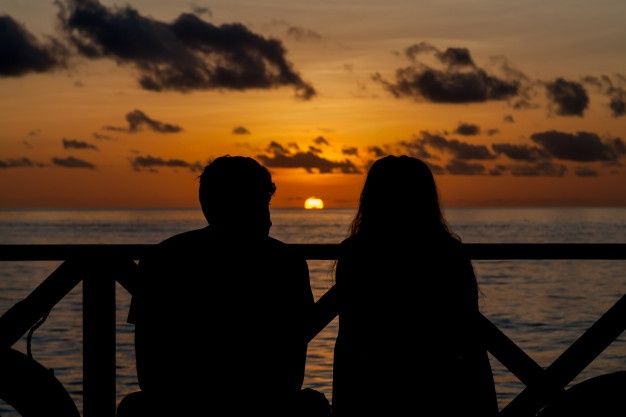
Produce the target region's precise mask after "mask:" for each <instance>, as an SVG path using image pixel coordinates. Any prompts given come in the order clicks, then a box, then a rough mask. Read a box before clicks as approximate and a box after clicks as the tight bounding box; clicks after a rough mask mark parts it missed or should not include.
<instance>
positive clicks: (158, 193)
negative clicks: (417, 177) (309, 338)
mask: <svg viewBox="0 0 626 417" xmlns="http://www.w3.org/2000/svg"><path fill="white" fill-rule="evenodd" d="M94 1H95V0H94ZM101 3H102V5H104V6H106V7H107V10H108V11H109V12H110V13H115V11H116V9H115V8H114V7H113V5H124V4H126V3H125V2H110V1H107V2H105V1H103V2H101ZM338 3H339V2H320V3H319V4H315V5H310V4H309V2H298V1H289V2H288V1H277V0H273V1H267V2H258V3H254V2H239V1H229V2H225V1H224V2H222V1H215V2H210V3H207V4H206V6H208V8H209V9H210V13H209V12H203V13H200V14H199V17H200V18H201V19H203V20H205V21H208V22H212V23H213V24H216V25H219V24H222V23H225V22H241V23H243V24H244V25H245V26H246V27H247V28H248V29H249V30H250V31H251V32H253V33H255V34H259V35H262V36H263V37H265V38H268V37H274V38H276V39H279V40H281V42H282V43H283V45H284V47H285V50H286V52H285V58H286V59H287V60H288V61H289V62H291V63H292V64H293V69H294V70H295V71H297V73H298V74H299V75H300V76H301V78H302V80H304V82H306V83H310V85H312V86H313V87H314V88H315V90H316V91H317V95H316V96H315V97H313V98H312V99H310V100H306V101H303V100H298V99H296V98H294V91H295V90H296V89H297V88H296V87H295V86H294V85H284V86H280V87H277V88H270V89H259V88H249V89H243V90H239V91H233V90H232V89H230V88H219V89H212V88H204V89H194V90H192V91H187V92H180V91H161V92H155V91H148V90H145V89H142V88H141V86H140V85H139V84H138V79H139V77H140V76H141V74H142V70H141V68H140V67H138V66H137V65H136V62H134V61H132V60H124V59H120V58H119V57H118V58H116V57H115V56H106V57H103V58H100V59H90V58H88V57H86V56H81V55H80V54H79V53H77V52H75V51H73V50H71V47H69V46H68V48H69V49H70V50H71V52H70V53H69V56H68V58H67V61H65V63H64V66H60V67H56V68H52V69H50V70H49V71H48V70H47V71H44V72H39V73H38V72H35V71H27V72H25V73H24V74H20V75H19V76H8V75H6V74H5V75H4V76H3V75H2V68H1V67H0V126H2V129H1V130H0V195H2V198H1V199H0V207H2V208H20V207H23V208H27V207H55V208H56V207H59V208H62V207H72V208H82V207H85V208H99V207H102V208H113V207H120V208H122V207H124V208H126V207H129V208H130V207H132V208H143V207H191V206H196V205H197V203H196V188H197V182H196V181H195V177H196V176H197V175H198V172H196V171H192V170H191V169H189V168H186V167H178V168H172V167H167V166H165V167H164V166H160V167H159V166H153V167H152V168H153V169H152V170H151V169H150V167H144V169H141V170H136V169H133V166H132V164H131V161H132V160H133V159H135V158H137V157H146V156H151V157H154V158H161V159H162V160H164V161H167V160H171V159H176V160H182V161H185V162H186V163H189V164H190V165H192V167H193V164H194V163H195V162H200V163H204V162H205V161H206V160H208V159H209V158H211V157H215V156H219V155H222V154H231V155H232V154H242V155H249V156H253V157H257V156H258V155H265V157H266V158H270V159H272V158H274V157H275V155H274V154H272V153H271V151H268V145H269V144H270V143H271V142H273V141H274V142H276V143H279V144H281V145H283V146H284V147H285V148H288V144H289V143H295V144H297V145H298V146H299V148H300V151H297V150H296V148H295V147H293V146H292V147H291V148H288V150H287V151H286V152H287V153H286V154H284V155H283V156H285V157H287V158H292V157H294V155H295V154H297V153H298V152H302V153H306V152H313V151H309V150H308V149H309V148H308V147H309V146H314V147H315V148H317V150H315V151H314V153H315V155H316V156H317V157H319V158H321V159H323V160H324V161H326V162H328V163H331V164H332V163H337V164H339V163H343V162H345V161H346V160H348V161H349V163H350V166H352V167H354V168H355V169H356V170H358V171H360V172H361V174H351V173H341V172H339V170H340V169H336V170H333V172H331V173H320V172H318V169H316V168H315V167H313V168H312V170H311V171H312V172H307V170H305V169H304V168H303V167H300V168H297V167H296V168H281V167H278V166H270V169H271V171H272V173H273V176H274V180H275V182H276V184H277V187H278V191H277V193H276V196H275V199H274V201H273V205H274V206H277V207H286V206H287V207H292V206H298V207H300V206H302V203H303V201H304V199H306V198H307V197H309V196H312V195H315V196H319V197H322V198H323V199H324V201H325V203H326V207H353V206H354V205H355V204H356V201H357V199H358V194H359V190H360V187H361V185H362V182H363V178H364V177H363V174H362V172H364V171H365V170H366V167H367V164H368V163H370V162H371V160H373V159H374V158H375V155H374V154H373V153H372V152H370V151H368V148H370V147H373V146H378V147H381V148H383V147H385V146H387V148H386V150H387V151H388V152H393V153H402V152H406V151H407V148H403V147H402V146H401V145H400V143H401V142H402V141H414V142H415V143H421V145H420V146H425V148H424V149H425V150H427V151H428V152H429V154H430V158H431V159H429V162H430V163H431V164H433V165H438V166H442V167H444V168H445V167H446V166H447V165H449V164H451V161H452V160H453V159H457V160H458V159H461V160H462V162H464V163H466V164H479V165H482V166H484V168H485V170H484V171H483V172H481V173H478V174H479V175H461V174H459V173H454V172H452V171H451V170H449V169H447V168H445V169H446V171H447V172H446V173H445V174H441V175H437V181H438V184H439V187H440V189H441V194H442V197H443V200H444V204H446V205H447V206H536V205H540V206H541V205H550V206H553V205H582V206H586V205H611V206H612V205H626V181H625V180H626V169H624V168H623V167H622V164H623V163H624V161H625V160H626V151H624V152H622V151H621V148H620V146H619V144H616V143H617V142H611V141H610V140H613V139H615V138H622V139H623V138H625V137H626V116H624V115H622V116H620V117H616V116H615V115H614V114H612V112H611V109H610V108H609V107H608V103H609V101H610V100H611V99H612V98H613V97H618V98H619V97H623V98H624V99H626V93H625V92H624V91H625V90H624V89H626V81H625V79H623V78H619V75H618V74H620V71H621V74H624V72H623V71H624V69H625V68H626V55H624V54H623V53H622V51H624V50H625V49H626V28H625V27H624V25H623V23H622V22H621V18H623V16H624V15H626V5H625V3H624V2H621V1H619V2H618V1H604V0H603V1H598V2H593V4H591V2H589V4H587V3H585V2H581V3H580V5H579V7H571V2H566V1H555V2H550V4H543V3H545V2H522V3H523V4H512V3H511V4H508V3H509V2H501V1H495V0H494V1H487V0H477V1H473V2H465V1H442V2H423V3H422V2H419V3H420V5H413V4H411V5H407V4H406V2H401V1H390V2H385V3H384V4H380V3H379V2H370V1H363V2H350V5H349V6H348V5H346V4H345V3H341V4H338ZM503 3H507V5H506V6H505V5H504V4H503ZM129 4H130V5H131V6H132V7H133V8H136V9H137V10H138V12H139V13H140V14H141V15H142V16H145V18H146V19H151V21H158V22H165V23H168V22H171V21H172V20H173V19H175V18H176V17H177V16H178V15H179V14H180V13H183V12H189V11H190V7H189V6H188V5H187V4H186V3H180V2H166V1H148V0H143V1H131V2H129ZM196 6H204V5H203V4H201V3H196ZM451 11H454V13H451ZM199 12H201V11H199ZM2 14H6V15H8V16H10V17H11V18H12V19H13V20H15V21H16V22H19V24H21V25H23V27H24V28H25V29H27V30H28V31H29V32H30V33H32V34H33V35H34V36H36V37H37V39H38V41H37V42H39V43H41V44H44V43H45V42H47V41H46V40H45V39H46V38H45V35H52V36H55V37H57V38H58V39H60V40H62V41H63V42H67V41H66V40H65V39H66V38H64V33H62V31H61V29H60V28H59V24H58V22H57V20H56V19H57V17H56V8H55V6H54V5H51V4H47V5H45V6H41V5H40V2H38V1H35V0H27V1H23V0H20V1H17V0H9V1H5V2H3V3H2V4H1V5H0V15H2ZM619 16H621V18H618V17H619ZM292 28H296V29H292ZM0 32H1V31H0ZM420 42H427V43H428V44H430V45H433V46H434V47H436V48H437V50H438V51H439V53H441V54H443V53H444V52H445V51H446V48H449V47H458V48H467V50H468V51H469V53H471V57H472V60H473V66H472V67H471V68H470V67H467V68H465V67H460V70H459V72H460V73H463V72H466V71H470V72H471V71H478V70H485V71H487V73H488V74H490V75H493V76H497V77H499V78H502V79H504V77H505V76H504V75H502V66H501V64H499V63H498V61H493V60H492V59H491V58H492V57H494V56H504V57H506V58H507V59H508V62H510V65H511V66H513V67H514V68H516V69H518V70H520V71H521V72H523V74H525V78H524V80H523V84H524V85H528V86H529V87H528V88H530V91H531V93H530V94H531V95H530V96H529V97H530V102H531V103H532V108H529V109H522V110H520V109H515V108H513V107H512V105H513V103H514V102H515V101H516V100H518V99H519V95H515V96H510V97H506V98H494V99H488V100H481V101H476V102H470V103H458V104H453V103H445V102H436V100H432V99H429V98H428V97H425V96H423V95H422V96H419V95H412V96H411V95H402V94H400V96H399V97H395V96H394V95H393V94H392V93H391V92H390V91H389V89H386V88H385V85H384V83H382V82H379V81H376V80H374V79H373V75H374V74H375V73H379V74H380V75H381V77H382V78H383V79H384V80H386V81H387V82H389V83H394V82H396V81H397V79H396V78H395V71H396V69H399V68H406V67H409V66H413V68H414V69H416V70H421V69H420V68H423V67H422V65H427V66H428V67H429V68H436V69H438V70H441V71H445V70H446V69H445V68H446V65H447V64H446V63H445V62H444V61H443V60H442V61H441V62H439V61H438V58H437V55H436V53H434V52H432V51H431V52H423V53H420V55H418V58H417V61H415V62H412V61H411V59H410V57H409V56H408V55H406V54H405V52H404V51H405V49H406V48H407V47H409V46H411V45H415V44H419V43H420ZM500 62H501V61H500ZM450 68H452V69H450ZM455 68H456V67H448V71H453V72H454V71H456V69H455ZM446 74H448V73H446ZM455 74H457V75H458V73H455ZM603 74H608V75H610V76H611V80H612V82H613V87H614V89H613V90H612V91H611V92H607V89H606V87H595V86H593V85H591V84H589V83H584V82H582V77H584V76H587V75H594V76H597V77H598V76H601V75H603ZM557 77H563V79H564V80H567V81H568V82H571V83H576V84H580V85H581V86H582V87H583V88H584V89H585V92H586V94H587V95H588V99H589V103H588V105H587V106H586V107H585V109H584V110H583V111H582V116H581V115H575V114H574V115H572V114H569V115H564V114H559V107H558V103H557V102H556V101H555V100H553V99H549V97H548V95H547V88H546V83H550V82H552V81H554V80H555V79H556V78H557ZM620 80H621V81H620ZM620 82H621V84H620ZM620 86H621V87H620ZM620 89H621V90H620ZM620 94H623V96H620ZM444 101H445V100H444ZM135 109H138V110H140V111H141V112H143V113H144V114H145V115H146V116H148V117H149V118H151V119H153V120H156V121H160V122H162V123H168V124H171V125H176V126H180V128H181V131H180V132H177V133H159V132H157V131H155V130H153V129H150V127H149V126H148V125H147V124H140V125H139V128H138V131H137V132H128V131H126V132H124V131H111V130H106V129H104V126H117V127H125V128H126V129H128V123H127V121H126V120H125V116H126V115H127V114H128V113H130V112H132V111H133V110H135ZM507 115H510V116H512V117H513V120H514V122H513V123H511V122H507V121H505V120H504V118H505V116H507ZM461 122H464V123H468V124H473V125H477V126H479V128H480V133H479V134H476V135H470V136H464V135H460V134H458V133H455V132H454V131H455V129H456V128H457V126H458V125H459V124H460V123H461ZM237 126H243V127H245V128H246V129H247V130H248V131H249V133H248V134H234V133H233V128H235V127H237ZM490 129H497V130H498V132H497V133H492V134H491V135H489V134H488V131H489V130H490ZM424 131H427V132H429V133H430V134H432V135H438V136H440V137H442V138H444V139H445V140H446V141H453V140H457V141H460V142H462V143H466V144H470V145H484V146H485V147H486V148H485V149H486V150H487V152H488V153H489V156H488V157H486V158H483V159H472V158H467V157H466V156H463V155H462V154H455V153H454V151H453V150H451V148H441V147H440V148H437V147H435V146H433V145H432V143H431V144H428V143H426V142H424V139H423V133H420V132H424ZM547 131H557V132H561V133H566V134H575V133H576V132H579V131H586V132H590V133H593V134H596V135H597V137H598V138H599V140H600V141H601V142H600V145H598V146H601V147H602V149H601V151H602V152H604V151H606V152H609V153H610V155H609V154H606V155H605V154H603V155H604V156H602V157H592V156H590V154H589V153H585V152H587V151H586V150H585V149H586V148H584V147H583V149H579V148H577V146H578V145H577V144H575V143H573V142H572V144H571V146H572V148H571V150H570V149H563V147H565V148H567V147H568V146H570V144H569V143H568V142H566V143H565V144H562V143H561V144H560V145H559V146H560V148H559V149H557V150H555V149H550V150H549V149H548V148H546V147H545V146H548V145H540V144H539V143H538V142H537V141H533V140H531V136H532V135H533V134H535V133H539V132H547ZM94 134H96V135H106V136H107V137H109V139H97V138H95V136H94ZM319 136H322V137H323V138H325V139H326V141H327V142H328V145H326V144H324V143H314V139H315V138H317V137H319ZM64 138H65V139H71V140H74V141H78V142H81V143H87V144H89V145H93V146H95V147H97V150H95V149H93V148H85V149H77V148H70V149H65V148H64V146H63V142H62V140H63V139H64ZM574 139H575V138H574ZM574 139H572V140H574ZM494 143H500V144H501V143H506V144H516V145H525V146H526V147H537V146H539V148H541V149H540V151H541V154H542V156H541V158H539V159H536V160H535V159H533V160H532V161H529V160H513V159H511V158H510V157H508V156H507V155H505V154H502V153H497V152H495V150H494V149H493V148H492V144H494ZM583 145H585V144H583ZM596 145H597V144H596ZM542 146H543V147H542ZM555 146H556V145H555ZM585 146H586V145H585ZM352 147H354V148H357V151H356V152H357V154H356V155H354V154H343V153H342V149H346V148H352ZM574 148H576V149H574ZM594 149H595V148H594ZM611 152H612V153H611ZM568 155H569V156H568ZM571 155H575V156H574V157H572V156H571ZM607 155H608V156H607ZM70 157H71V158H75V159H78V160H81V161H87V162H89V163H91V164H93V168H84V167H83V168H68V167H64V166H61V165H60V164H55V162H54V159H53V158H57V159H60V160H67V158H70ZM20 158H27V159H28V160H29V161H31V162H32V163H33V164H34V165H42V166H19V167H16V166H11V167H8V165H11V162H10V161H15V160H18V159H20ZM290 160H291V159H290ZM3 163H4V168H3ZM538 163H546V164H551V166H552V167H555V166H559V167H560V166H562V167H564V169H565V171H564V172H563V173H562V175H561V176H554V175H547V174H542V175H537V176H520V175H519V173H517V174H514V172H516V171H515V170H516V168H515V167H516V166H519V165H520V164H523V165H529V164H535V165H536V164H538ZM14 165H15V164H14ZM535 165H533V166H535ZM337 166H339V165H337ZM496 166H501V167H503V171H502V172H500V173H501V175H498V176H495V175H489V174H490V172H492V171H493V170H494V169H495V167H496ZM153 171H157V172H153ZM577 172H578V173H579V174H582V173H594V175H593V176H580V175H577ZM475 174H476V173H475Z"/></svg>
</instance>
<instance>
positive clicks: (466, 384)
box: [120, 156, 497, 417]
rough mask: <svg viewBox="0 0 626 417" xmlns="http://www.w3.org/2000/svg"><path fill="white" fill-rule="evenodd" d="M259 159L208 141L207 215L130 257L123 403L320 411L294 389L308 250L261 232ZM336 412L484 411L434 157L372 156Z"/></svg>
mask: <svg viewBox="0 0 626 417" xmlns="http://www.w3.org/2000/svg"><path fill="white" fill-rule="evenodd" d="M274 191H275V186H274V184H273V183H272V179H271V176H270V173H269V172H268V171H267V169H265V168H264V167H262V166H261V165H259V164H258V163H257V162H256V161H254V160H253V159H251V158H244V157H236V156H235V157H230V156H225V157H220V158H217V159H215V160H214V161H213V162H211V163H210V164H209V165H208V166H207V167H206V168H205V169H204V172H203V173H202V175H201V177H200V191H199V196H200V203H201V206H202V211H203V213H204V215H205V217H206V219H207V221H208V223H209V225H208V226H207V227H205V228H203V229H200V230H194V231H190V232H186V233H183V234H180V235H177V236H174V237H172V238H170V239H168V240H166V241H164V242H163V243H161V244H160V245H159V247H158V248H157V250H156V251H155V252H154V253H152V254H151V256H149V257H147V258H145V259H143V260H142V261H141V262H140V274H139V278H138V282H136V283H135V288H136V290H135V294H134V295H133V300H132V304H131V312H130V317H129V321H130V322H133V323H135V349H136V358H137V376H138V379H139V385H140V387H141V392H140V393H136V394H134V395H131V396H129V397H127V398H126V399H125V400H124V401H123V403H122V405H121V406H120V414H127V415H128V414H133V415H146V416H147V415H168V416H193V415H200V414H201V415H215V416H246V415H248V416H294V417H297V416H325V415H329V414H330V407H329V405H328V402H327V401H326V399H325V398H324V396H323V395H322V394H320V393H318V392H316V391H313V390H310V389H305V390H302V384H303V378H304V367H305V361H306V352H307V336H306V335H307V333H308V332H309V331H308V329H310V328H311V326H312V320H313V317H314V316H315V312H314V309H315V305H314V300H313V296H312V293H311V287H310V283H309V274H308V268H307V264H306V260H305V259H304V258H303V257H302V256H299V255H298V254H296V253H294V252H292V250H291V249H290V248H289V247H288V246H287V245H285V244H283V243H281V242H279V241H278V240H276V239H273V238H270V237H269V230H270V227H271V224H272V223H271V220H270V212H269V203H270V200H271V197H272V195H273V193H274ZM337 291H338V293H337V294H338V310H339V316H340V318H339V320H340V321H339V337H338V339H337V344H336V348H335V363H334V383H333V413H334V414H335V415H337V416H355V417H356V416H359V415H380V416H392V415H418V414H420V415H421V414H423V413H425V412H426V413H428V414H430V415H454V413H457V412H458V413H459V414H460V413H461V412H462V413H463V414H465V415H484V416H486V415H493V414H494V413H495V412H496V410H497V408H496V405H495V394H494V389H493V379H492V376H491V369H490V367H489V362H488V360H487V355H486V351H485V349H484V347H482V346H481V344H480V341H479V340H477V338H476V336H475V335H476V332H475V331H474V328H473V319H472V318H473V315H474V313H476V312H477V311H478V304H477V300H478V292H477V286H476V279H475V277H474V273H473V270H472V266H471V263H470V261H469V260H468V259H467V258H466V257H465V256H464V255H463V253H462V250H461V245H460V243H459V241H458V239H456V238H455V237H454V236H453V235H452V234H451V233H450V232H449V231H448V229H447V227H446V224H445V221H444V219H443V217H442V214H441V210H440V208H439V203H438V198H437V191H436V188H435V183H434V180H433V177H432V174H431V173H430V170H429V169H428V167H427V166H426V164H424V163H423V162H421V161H419V160H417V159H415V158H409V157H406V156H402V157H392V156H389V157H385V158H383V159H381V160H379V161H377V162H375V163H374V164H373V165H372V167H371V168H370V171H369V173H368V176H367V180H366V183H365V187H364V189H363V193H362V195H361V202H360V206H359V210H358V213H357V216H356V218H355V220H354V222H353V225H352V230H351V236H350V237H349V238H348V239H346V240H345V241H344V242H343V243H342V245H341V253H340V258H339V260H338V263H337Z"/></svg>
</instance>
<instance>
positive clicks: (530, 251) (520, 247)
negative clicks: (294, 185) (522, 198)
mask: <svg viewBox="0 0 626 417" xmlns="http://www.w3.org/2000/svg"><path fill="white" fill-rule="evenodd" d="M289 246H291V247H293V248H294V249H295V250H296V251H298V252H300V253H301V254H302V255H304V256H305V257H306V258H307V259H311V260H313V259H315V260H334V259H337V256H338V254H339V245H338V244H290V245H289ZM463 246H464V249H465V251H466V253H467V254H468V256H469V257H470V258H471V259H474V260H509V259H521V260H524V259H527V260H533V259H535V260H540V259H571V260H574V259H582V260H584V259H606V260H618V259H623V260H626V243H466V244H464V245H463ZM156 247H157V245H134V244H119V245H118V244H106V245H98V244H85V245H63V244H53V245H0V261H63V260H66V259H76V258H102V257H125V258H132V259H139V258H142V257H143V256H145V255H146V254H148V253H149V252H150V251H152V250H154V249H155V248H156Z"/></svg>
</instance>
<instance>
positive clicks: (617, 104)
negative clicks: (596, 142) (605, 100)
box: [609, 94, 626, 117]
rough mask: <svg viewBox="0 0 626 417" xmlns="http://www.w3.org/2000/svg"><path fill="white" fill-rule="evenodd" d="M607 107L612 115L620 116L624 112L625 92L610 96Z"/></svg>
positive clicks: (625, 110)
mask: <svg viewBox="0 0 626 417" xmlns="http://www.w3.org/2000/svg"><path fill="white" fill-rule="evenodd" d="M609 107H610V108H611V111H612V112H613V117H621V116H624V115H625V114H626V94H624V95H622V96H614V97H611V102H610V103H609Z"/></svg>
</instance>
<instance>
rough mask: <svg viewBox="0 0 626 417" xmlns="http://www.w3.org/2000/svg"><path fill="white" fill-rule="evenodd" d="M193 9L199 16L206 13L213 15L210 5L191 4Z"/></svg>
mask: <svg viewBox="0 0 626 417" xmlns="http://www.w3.org/2000/svg"><path fill="white" fill-rule="evenodd" d="M191 11H192V12H193V13H194V14H197V15H198V16H202V15H206V16H208V17H213V11H212V10H211V9H210V8H209V7H208V6H201V5H198V4H195V3H192V4H191Z"/></svg>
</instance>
